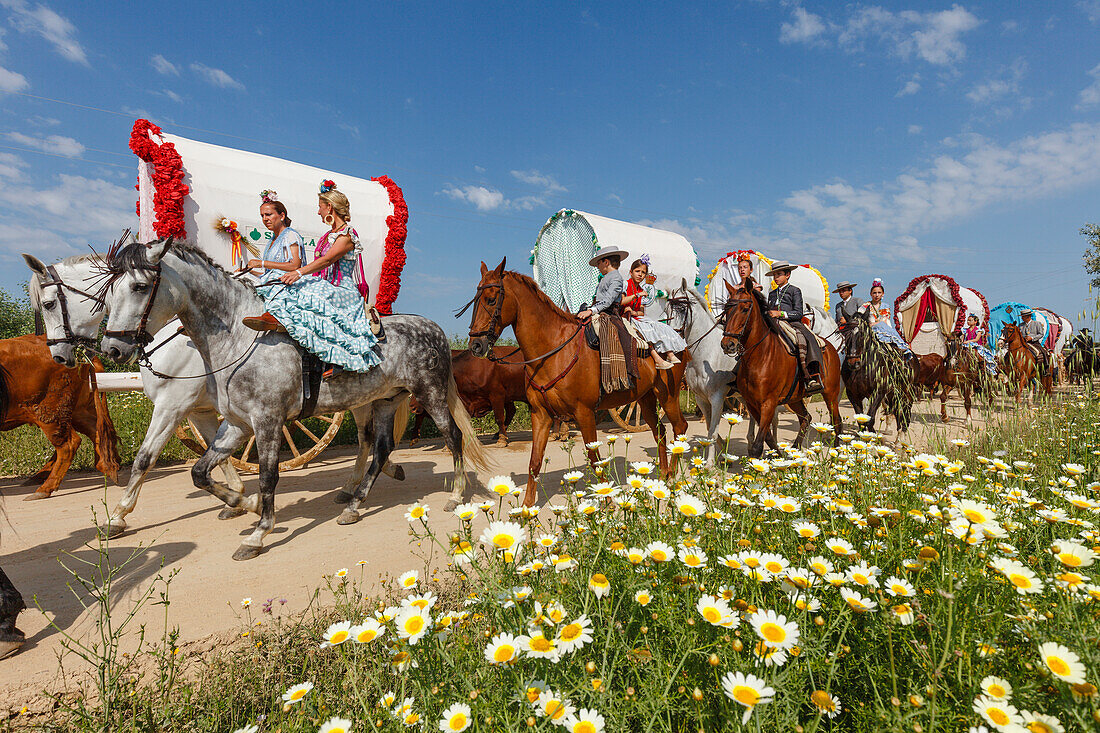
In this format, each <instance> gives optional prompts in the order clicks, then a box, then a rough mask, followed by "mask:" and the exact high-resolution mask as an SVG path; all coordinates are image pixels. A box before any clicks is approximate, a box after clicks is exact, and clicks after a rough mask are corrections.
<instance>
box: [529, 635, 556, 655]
mask: <svg viewBox="0 0 1100 733" xmlns="http://www.w3.org/2000/svg"><path fill="white" fill-rule="evenodd" d="M531 648H532V649H534V650H535V651H536V652H548V651H550V650H551V649H553V648H554V645H553V644H551V643H550V640H549V639H547V638H546V637H544V636H532V637H531Z"/></svg>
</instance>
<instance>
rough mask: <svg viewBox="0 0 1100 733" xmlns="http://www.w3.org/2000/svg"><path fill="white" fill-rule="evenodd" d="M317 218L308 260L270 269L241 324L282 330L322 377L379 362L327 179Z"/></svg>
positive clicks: (353, 238) (342, 214) (338, 200)
mask: <svg viewBox="0 0 1100 733" xmlns="http://www.w3.org/2000/svg"><path fill="white" fill-rule="evenodd" d="M317 215H318V216H320V217H321V220H322V221H324V222H325V224H327V225H328V226H329V230H328V231H327V232H325V234H324V236H322V237H321V240H320V241H319V242H318V243H317V249H316V252H315V254H316V257H315V259H314V260H313V262H310V263H309V264H308V265H303V266H301V267H298V268H295V269H294V270H292V271H290V272H285V273H284V272H281V271H280V270H272V271H271V272H270V273H269V274H268V275H267V276H266V277H265V278H264V279H263V280H262V281H261V282H260V284H259V286H257V289H258V290H259V291H260V294H261V295H262V296H263V297H264V299H265V300H266V304H267V312H266V313H264V314H263V315H262V316H258V317H251V318H245V319H244V324H245V325H246V326H248V327H249V328H254V329H256V330H257V331H285V332H286V333H288V334H289V335H290V337H291V338H293V339H294V340H295V341H297V342H298V343H300V344H301V345H302V346H304V347H305V348H306V349H308V350H309V351H310V352H312V353H313V354H315V355H316V356H317V357H318V358H320V359H321V360H322V361H323V362H325V363H327V364H329V365H330V366H329V368H328V369H327V370H326V371H325V374H324V376H325V378H326V379H328V378H330V377H333V376H337V375H339V374H340V373H342V372H343V371H344V370H347V371H353V372H365V371H367V370H369V369H370V368H371V367H373V366H375V365H376V364H378V363H379V361H381V357H380V356H379V354H378V352H377V350H376V349H375V346H376V345H377V343H378V334H379V333H380V331H381V322H380V321H379V319H378V315H377V312H375V311H374V309H373V308H371V309H369V311H368V307H367V301H366V297H365V296H366V294H365V292H363V290H365V285H364V286H363V287H357V286H356V282H355V275H356V269H357V265H358V266H359V268H358V269H360V271H361V269H362V268H361V265H360V263H359V253H360V252H361V250H362V245H361V244H360V242H359V235H358V233H357V232H356V231H355V229H353V228H352V226H351V223H350V222H351V204H350V203H349V201H348V197H347V196H345V195H344V194H343V193H341V192H340V191H337V190H336V184H335V183H333V182H332V181H330V180H325V181H322V182H321V186H320V190H319V193H318V203H317ZM620 283H621V280H620Z"/></svg>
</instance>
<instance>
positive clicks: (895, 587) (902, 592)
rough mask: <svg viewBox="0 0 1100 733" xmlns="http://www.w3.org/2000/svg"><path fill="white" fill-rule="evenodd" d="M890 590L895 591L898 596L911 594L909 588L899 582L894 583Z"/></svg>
mask: <svg viewBox="0 0 1100 733" xmlns="http://www.w3.org/2000/svg"><path fill="white" fill-rule="evenodd" d="M890 590H891V591H893V592H894V595H896V596H907V595H909V591H908V589H907V588H906V587H905V586H904V585H898V584H897V583H894V584H893V585H892V586H890Z"/></svg>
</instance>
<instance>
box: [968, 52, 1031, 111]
mask: <svg viewBox="0 0 1100 733" xmlns="http://www.w3.org/2000/svg"><path fill="white" fill-rule="evenodd" d="M1025 74H1027V62H1026V61H1024V60H1023V59H1022V58H1019V59H1016V60H1015V61H1014V62H1012V65H1011V66H1008V67H1006V68H1003V69H1001V70H1000V71H999V72H998V74H997V76H995V77H994V78H992V79H988V80H986V81H984V82H981V83H980V84H975V85H974V86H973V87H972V88H971V89H970V91H969V92H967V93H966V98H967V99H969V100H970V101H971V102H973V103H974V104H981V105H985V104H990V103H992V102H997V101H1000V100H1002V99H1005V98H1006V97H1016V96H1018V95H1019V94H1020V82H1021V81H1023V78H1024V75H1025Z"/></svg>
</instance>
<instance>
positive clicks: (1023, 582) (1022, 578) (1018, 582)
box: [1008, 573, 1031, 588]
mask: <svg viewBox="0 0 1100 733" xmlns="http://www.w3.org/2000/svg"><path fill="white" fill-rule="evenodd" d="M1008 579H1009V581H1011V582H1012V585H1014V586H1016V587H1017V588H1030V587H1031V579H1030V578H1028V577H1027V576H1026V575H1020V574H1019V573H1013V574H1011V575H1009V576H1008Z"/></svg>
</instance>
